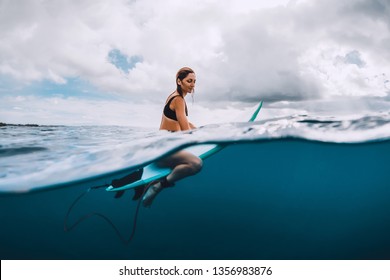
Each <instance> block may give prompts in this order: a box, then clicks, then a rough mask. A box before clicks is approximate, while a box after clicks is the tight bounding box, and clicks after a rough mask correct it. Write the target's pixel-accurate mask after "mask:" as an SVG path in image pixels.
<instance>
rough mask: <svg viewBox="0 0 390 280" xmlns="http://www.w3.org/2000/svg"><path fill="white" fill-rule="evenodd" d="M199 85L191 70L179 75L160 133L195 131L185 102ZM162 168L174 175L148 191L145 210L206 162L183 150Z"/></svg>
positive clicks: (145, 196)
mask: <svg viewBox="0 0 390 280" xmlns="http://www.w3.org/2000/svg"><path fill="white" fill-rule="evenodd" d="M195 83H196V76H195V72H194V71H193V70H192V69H191V68H188V67H183V68H181V69H180V70H179V71H178V72H177V74H176V90H175V92H173V93H172V94H171V95H169V96H168V98H167V101H166V102H165V106H164V111H163V115H162V120H161V125H160V130H168V131H171V132H174V131H184V130H190V129H194V128H195V126H194V125H193V124H192V123H190V122H189V121H188V119H187V116H188V110H187V104H186V102H185V100H184V98H185V97H186V95H187V94H188V93H193V92H194V89H195ZM158 165H159V166H161V167H169V168H171V169H172V172H171V173H170V174H169V175H168V176H167V177H165V178H163V179H162V180H161V181H160V182H158V183H156V184H154V185H152V186H151V187H150V188H149V189H148V190H147V191H146V193H145V195H144V197H143V200H142V204H143V206H145V207H150V205H151V204H152V202H153V199H154V198H155V197H156V196H157V194H158V193H159V192H160V191H161V190H163V189H164V188H166V187H169V186H173V185H174V182H176V181H178V180H180V179H182V178H184V177H187V176H191V175H194V174H196V173H198V172H199V171H200V170H201V169H202V160H201V159H200V158H199V157H197V156H195V155H193V154H191V153H189V152H186V151H180V152H177V153H175V154H173V155H171V156H169V157H166V158H164V159H162V160H161V161H159V163H158Z"/></svg>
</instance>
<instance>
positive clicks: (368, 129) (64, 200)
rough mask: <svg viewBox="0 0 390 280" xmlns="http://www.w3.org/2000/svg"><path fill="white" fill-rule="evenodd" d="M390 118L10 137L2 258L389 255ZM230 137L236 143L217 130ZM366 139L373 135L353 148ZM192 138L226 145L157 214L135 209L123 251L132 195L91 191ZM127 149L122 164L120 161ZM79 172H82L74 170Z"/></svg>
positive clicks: (1, 156) (64, 130) (2, 161)
mask: <svg viewBox="0 0 390 280" xmlns="http://www.w3.org/2000/svg"><path fill="white" fill-rule="evenodd" d="M356 123H358V124H359V125H356ZM373 123H375V124H376V125H371V126H370V125H369V124H373ZM388 123H389V122H388V120H387V119H386V120H383V119H381V120H378V119H374V120H373V119H372V118H370V119H361V120H360V121H357V120H354V121H349V122H345V121H323V120H313V119H309V118H308V117H304V118H303V119H302V118H300V119H292V120H290V125H287V126H286V125H285V122H282V121H281V120H272V121H269V122H260V123H255V124H253V125H250V126H249V125H248V126H247V125H242V124H229V125H218V126H212V127H211V128H210V127H205V128H203V129H200V130H199V131H197V132H194V133H191V134H178V135H176V134H173V135H172V134H168V133H166V134H165V133H154V132H151V131H148V130H146V129H139V130H134V129H130V128H123V127H38V128H29V127H6V128H1V133H2V138H1V139H2V142H1V144H0V145H1V146H0V166H2V171H1V173H2V175H0V190H2V193H1V195H0V222H1V230H0V257H1V259H390V215H389V213H390V203H389V199H390V172H389V164H388V156H389V154H390V141H389V140H388V137H387V136H386V135H385V133H384V131H388V130H387V128H388V127H386V125H387V124H388ZM232 127H233V128H234V129H232ZM275 127H277V129H275ZM264 128H266V129H265V130H264ZM378 128H379V130H378ZM380 128H382V129H380ZM225 129H227V130H228V131H232V130H233V131H234V135H228V136H226V137H225V136H224V137H225V138H222V139H221V138H216V136H215V134H213V135H212V136H211V134H210V131H211V130H212V131H219V130H224V131H225ZM373 131H374V132H373ZM217 134H218V135H220V133H217ZM362 134H363V135H366V136H367V135H369V137H371V138H369V139H368V138H367V139H366V138H365V139H360V138H359V139H358V140H356V141H351V139H352V140H353V139H357V138H358V137H359V136H358V135H362ZM91 135H93V136H94V137H91ZM134 135H136V136H134ZM346 135H347V136H346ZM16 136H17V137H16ZM113 136H117V137H113ZM7 137H8V138H7ZM15 137H16V138H15ZM129 137H133V138H131V141H126V140H129V139H130V138H129ZM213 137H214V138H213ZM218 137H220V136H218ZM343 137H344V138H343ZM363 138H364V137H363ZM9 139H15V141H10V140H9ZM109 139H110V140H109ZM194 139H196V141H198V142H202V141H204V142H213V141H214V142H218V141H219V142H220V143H224V144H226V145H227V147H226V148H225V149H224V150H222V151H221V152H219V153H217V154H216V155H214V156H212V157H210V158H209V159H207V160H206V161H205V162H204V166H203V170H202V171H201V172H200V173H199V174H197V175H196V176H192V177H189V178H186V179H184V180H182V181H180V182H177V184H176V186H175V187H173V188H168V189H166V190H163V191H162V192H161V194H160V195H159V196H158V197H157V198H156V200H155V201H154V203H153V205H152V207H151V208H150V209H149V208H143V207H141V208H139V212H138V219H137V223H136V231H135V235H134V238H133V239H132V240H131V242H130V243H127V244H126V242H123V240H121V238H122V239H124V240H125V241H126V240H128V238H129V237H130V235H131V233H132V230H133V226H134V217H135V213H136V212H137V203H138V202H136V201H132V200H131V198H132V195H133V193H132V190H130V191H127V192H126V193H125V194H124V195H123V196H122V197H121V198H114V193H110V192H107V191H105V188H97V189H91V190H90V191H88V189H89V188H90V187H92V186H99V185H104V184H105V183H107V182H108V181H110V180H112V179H113V176H114V177H115V170H119V169H121V168H122V170H123V168H124V167H125V166H126V165H128V161H129V162H134V164H133V166H134V167H136V166H139V165H140V164H141V165H142V163H143V162H142V160H141V159H142V158H144V159H145V160H144V161H151V160H153V159H154V158H156V155H157V154H158V155H161V153H169V152H172V151H173V150H175V149H179V148H182V147H183V146H185V145H188V144H189V143H194V141H195V140H194ZM228 139H232V140H231V141H228ZM329 139H331V140H332V139H333V140H334V141H329ZM141 140H142V141H141ZM105 141H106V142H105ZM110 141H114V142H110ZM196 141H195V142H196ZM130 142H131V143H130ZM101 143H104V145H102V144H101ZM124 143H125V144H124ZM142 143H143V144H142ZM132 145H133V146H132ZM112 147H116V150H115V151H113V149H112ZM131 147H133V149H132V152H129V153H128V154H127V155H126V156H123V157H121V159H120V163H118V162H116V163H115V161H114V160H112V157H115V155H117V154H116V153H117V152H118V151H119V152H120V153H119V152H118V153H119V154H121V155H123V154H124V152H123V151H127V150H128V149H129V148H131ZM135 147H137V149H136V148H135ZM135 151H137V152H135ZM156 151H159V152H158V153H156ZM110 155H111V156H110ZM104 162H110V164H107V165H105V164H104ZM111 163H112V164H111ZM115 164H118V166H114V167H112V166H113V165H115ZM75 165H76V166H77V169H78V170H79V171H80V172H79V173H77V172H73V173H72V172H71V170H72V169H71V167H72V166H75ZM102 165H103V166H102ZM91 166H94V168H92V169H91V168H90V167H91ZM61 168H63V172H64V173H68V174H62V175H61V170H62V169H61ZM68 171H69V172H68ZM39 174H43V175H42V176H40V175H39ZM69 174H70V175H69ZM82 174H84V176H83V175H82ZM97 174H101V175H97ZM30 179H31V182H32V183H31V185H29V184H28V181H29V180H30ZM59 183H60V184H59ZM18 186H19V187H18ZM40 186H45V187H44V188H40ZM78 198H79V200H78ZM92 213H94V214H93V215H91V214H92ZM97 213H99V214H97ZM78 221H80V222H78ZM64 227H65V228H67V229H68V230H64ZM119 235H120V236H121V237H120V236H119Z"/></svg>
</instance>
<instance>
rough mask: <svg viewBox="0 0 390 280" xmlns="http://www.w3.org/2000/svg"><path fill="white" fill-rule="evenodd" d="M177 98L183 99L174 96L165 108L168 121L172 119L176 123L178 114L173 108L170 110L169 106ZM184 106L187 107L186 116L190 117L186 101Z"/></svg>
mask: <svg viewBox="0 0 390 280" xmlns="http://www.w3.org/2000/svg"><path fill="white" fill-rule="evenodd" d="M177 96H180V97H181V98H183V97H182V96H181V95H174V96H172V97H171V99H169V100H168V102H167V104H165V107H164V116H166V117H167V118H168V119H171V120H174V121H177V117H176V112H175V111H173V110H171V108H169V106H170V105H171V102H172V100H173V99H174V98H175V97H177ZM183 99H184V98H183ZM184 104H185V105H186V116H188V110H187V104H186V103H185V101H184Z"/></svg>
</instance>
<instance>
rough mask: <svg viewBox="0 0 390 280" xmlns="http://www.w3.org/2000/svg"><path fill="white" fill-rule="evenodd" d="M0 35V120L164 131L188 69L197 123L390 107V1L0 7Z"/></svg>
mask: <svg viewBox="0 0 390 280" xmlns="http://www.w3.org/2000/svg"><path fill="white" fill-rule="evenodd" d="M0 38H1V40H0V121H2V122H8V123H39V124H98V125H102V124H117V125H135V126H150V127H158V125H159V122H160V117H161V110H162V107H163V103H164V101H165V99H166V97H167V95H168V94H170V93H171V92H172V91H173V90H174V89H175V74H176V71H177V70H178V69H179V68H180V67H182V66H190V67H192V68H193V69H194V70H195V72H196V75H197V89H196V94H195V103H194V104H192V101H191V98H189V99H188V103H189V106H190V115H191V116H192V117H193V118H195V122H196V121H198V122H199V123H201V124H206V123H213V122H216V121H217V120H220V119H223V116H226V115H230V116H232V115H235V114H236V113H238V112H239V111H240V110H243V108H247V107H251V106H253V105H254V104H255V103H256V102H258V101H259V100H264V101H265V108H266V109H268V116H271V115H272V114H273V112H276V111H277V110H279V111H280V112H282V111H283V112H288V113H291V112H294V111H293V110H295V111H302V112H305V111H310V110H311V111H312V112H314V113H315V112H316V111H321V110H324V108H326V109H329V108H330V107H332V108H333V109H335V111H334V113H335V114H336V113H340V112H343V111H353V110H368V111H369V110H371V111H375V110H380V111H386V110H387V111H389V103H390V82H389V80H390V51H389V50H390V1H389V0H348V1H339V0H263V1H255V0H225V1H220V0H192V1H182V0H165V1H157V0H133V1H130V0H127V1H126V0H117V1H106V0H53V1H46V0H19V1H13V0H0ZM347 107H348V108H347ZM272 110H274V111H272ZM336 111H337V112H336ZM266 112H267V111H266ZM280 112H279V113H280Z"/></svg>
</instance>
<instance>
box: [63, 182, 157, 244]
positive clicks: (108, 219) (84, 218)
mask: <svg viewBox="0 0 390 280" xmlns="http://www.w3.org/2000/svg"><path fill="white" fill-rule="evenodd" d="M157 182H158V180H155V181H152V182H150V183H149V184H147V185H146V186H145V187H144V189H143V192H142V195H141V197H140V198H139V201H138V203H137V207H136V210H135V214H134V219H133V229H132V231H131V234H130V237H129V238H128V239H126V238H125V237H124V236H123V235H122V233H121V232H120V230H119V229H118V227H117V226H116V225H115V224H114V223H113V222H112V221H111V219H110V218H108V217H107V216H106V215H104V214H101V213H99V212H91V213H88V214H86V215H84V216H82V217H80V218H79V219H78V220H77V221H76V222H74V223H73V224H72V225H68V220H69V216H70V214H71V212H72V210H73V208H74V207H75V206H76V205H77V204H78V203H79V201H80V200H81V199H82V198H83V197H84V196H85V195H86V194H87V193H89V192H90V191H91V190H97V189H101V188H106V187H107V186H108V184H105V185H101V186H95V187H90V188H88V189H87V190H86V191H85V192H83V193H81V194H80V195H79V196H78V197H76V199H75V200H74V201H73V202H72V204H71V205H70V206H69V209H68V211H67V213H66V215H65V219H64V231H65V232H69V231H71V230H73V229H74V228H76V227H77V226H78V225H79V224H80V223H82V222H83V221H85V220H87V219H89V218H90V217H93V216H97V217H100V218H101V219H103V220H104V221H106V222H107V223H108V224H109V225H110V226H111V227H112V229H113V230H114V231H115V233H116V235H117V236H118V237H119V239H120V240H121V241H122V243H124V244H125V245H127V244H129V243H130V242H131V241H132V240H133V238H134V236H135V232H136V229H137V220H138V214H139V210H140V207H141V203H142V197H143V196H144V195H145V193H146V192H147V191H148V189H149V188H150V187H151V186H153V185H154V184H156V183H157Z"/></svg>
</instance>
